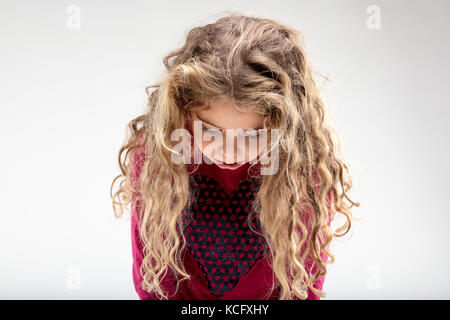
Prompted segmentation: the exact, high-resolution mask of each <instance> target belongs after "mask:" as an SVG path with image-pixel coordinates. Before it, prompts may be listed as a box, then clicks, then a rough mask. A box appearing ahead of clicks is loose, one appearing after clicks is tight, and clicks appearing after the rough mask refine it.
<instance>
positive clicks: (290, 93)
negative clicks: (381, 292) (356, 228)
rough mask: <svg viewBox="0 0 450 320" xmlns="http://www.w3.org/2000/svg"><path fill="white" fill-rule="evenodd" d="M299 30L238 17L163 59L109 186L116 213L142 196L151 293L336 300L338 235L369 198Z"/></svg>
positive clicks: (143, 286)
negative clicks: (360, 199) (352, 195)
mask: <svg viewBox="0 0 450 320" xmlns="http://www.w3.org/2000/svg"><path fill="white" fill-rule="evenodd" d="M300 36H301V33H300V32H299V31H297V30H295V29H292V28H289V27H287V26H284V25H281V24H279V23H277V22H275V21H273V20H270V19H262V18H256V17H249V16H243V15H239V14H230V15H228V16H226V17H223V18H221V19H219V20H218V21H216V22H215V23H212V24H208V25H205V26H201V27H196V28H193V29H192V30H191V31H190V32H189V33H188V34H187V39H186V42H185V44H184V46H183V47H182V48H180V49H178V50H176V51H174V52H172V53H170V54H169V55H168V56H166V57H165V58H164V64H165V66H166V68H167V76H166V77H165V79H164V80H163V81H162V82H161V83H159V84H157V85H154V86H149V87H148V88H147V94H148V96H149V99H148V111H147V112H146V113H145V114H143V115H141V116H139V117H137V118H136V119H134V120H132V121H131V122H130V123H129V129H130V130H129V136H128V137H127V141H126V143H125V144H124V145H123V146H122V148H121V149H120V151H119V166H120V169H121V174H120V175H119V176H117V177H116V178H115V179H114V181H113V183H112V185H111V197H112V200H113V207H114V212H115V215H116V216H117V217H121V216H122V214H123V210H124V208H126V207H127V205H128V204H129V203H130V202H131V231H132V253H133V280H134V285H135V288H136V291H137V293H138V295H139V297H140V298H141V299H186V300H188V299H202V300H204V299H227V300H231V299H282V300H285V299H297V300H304V299H320V297H325V292H323V291H322V290H323V283H324V280H325V275H326V270H327V269H326V264H327V263H328V259H329V257H330V258H331V261H329V262H330V263H333V262H334V256H333V255H332V254H331V253H330V251H329V250H330V249H329V245H330V243H331V242H332V240H333V237H341V236H343V235H345V234H346V233H347V232H348V231H349V230H350V228H351V222H352V219H353V216H352V212H351V208H352V207H353V206H354V205H356V206H359V203H355V202H353V201H351V200H350V199H349V197H348V195H347V192H348V191H349V190H350V188H351V187H352V180H351V177H350V175H349V174H348V167H347V165H346V164H345V162H344V160H343V159H342V157H341V155H340V147H339V144H336V141H335V140H334V139H333V137H336V139H337V143H339V140H340V139H339V136H338V135H337V134H336V132H335V131H334V129H333V128H332V127H331V126H330V124H329V123H328V122H327V114H326V108H325V105H324V103H323V101H322V100H321V97H320V94H319V91H318V89H317V87H316V84H315V82H314V79H313V72H312V69H311V67H310V65H309V63H308V61H307V59H306V56H305V52H304V49H303V48H302V46H301V43H300V40H299V37H300ZM150 88H153V91H152V92H149V90H148V89H150ZM180 129H181V131H180ZM231 131H232V132H235V133H234V134H233V135H230V134H229V132H231ZM180 132H181V134H179V133H180ZM236 132H237V133H236ZM212 136H213V138H212ZM180 138H181V139H180ZM236 141H237V142H236ZM242 141H244V143H242ZM255 141H257V143H255ZM230 146H234V147H230ZM335 146H337V148H335ZM124 152H125V157H124V158H123V159H122V154H123V153H124ZM198 155H200V161H197V160H198ZM180 159H182V160H183V161H180ZM268 164H269V166H268ZM267 168H270V169H269V170H265V171H264V170H263V169H267ZM119 179H120V180H119ZM117 181H120V183H119V187H118V190H117V191H116V192H114V193H113V187H114V185H115V183H116V182H117ZM338 185H340V187H341V192H339V190H338ZM344 199H347V200H348V201H349V202H350V204H346V203H345V202H344ZM336 212H340V213H342V214H343V215H344V216H345V217H346V223H345V225H344V226H342V227H340V228H339V229H338V230H337V232H334V233H333V231H332V230H331V226H330V225H331V221H332V220H333V219H334V217H335V213H336Z"/></svg>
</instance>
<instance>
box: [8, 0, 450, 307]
mask: <svg viewBox="0 0 450 320" xmlns="http://www.w3.org/2000/svg"><path fill="white" fill-rule="evenodd" d="M71 5H76V6H78V7H79V8H80V10H81V16H80V17H81V20H80V21H81V25H80V26H81V28H80V29H70V28H69V27H68V26H67V22H68V19H69V16H70V14H68V13H67V8H69V7H70V6H71ZM370 5H376V6H378V7H379V8H380V10H381V29H378V30H376V29H375V30H374V29H369V28H368V26H367V20H368V18H369V16H370V14H369V13H367V11H366V10H367V8H368V7H369V6H370ZM449 9H450V1H356V0H355V1H331V0H330V1H298V0H297V1H261V0H259V1H226V2H223V1H136V0H134V1H95V2H94V1H1V2H0V46H1V47H0V49H1V50H0V57H1V59H0V93H1V94H0V130H1V131H0V139H1V159H0V167H1V168H2V182H3V183H2V184H1V185H0V197H1V198H0V200H1V204H2V208H1V218H2V219H1V223H0V237H1V239H0V240H1V241H0V252H1V256H0V257H1V258H0V259H1V264H0V298H2V299H34V298H37V299H137V294H136V293H135V291H134V287H133V283H132V277H131V276H132V273H131V263H132V260H131V239H130V226H129V221H126V220H115V218H114V215H113V211H112V206H111V199H110V198H109V186H110V183H111V181H112V179H113V178H114V176H115V175H117V174H118V173H119V168H118V165H117V152H118V150H119V147H120V146H121V144H122V143H123V140H124V137H125V127H126V124H127V123H128V121H129V120H131V119H132V118H134V117H136V116H137V115H139V114H141V113H142V112H144V110H145V103H146V94H145V91H144V88H145V86H147V85H151V84H153V83H154V81H156V80H158V79H159V78H160V77H161V76H162V75H163V72H164V68H163V64H162V58H163V57H164V56H165V55H166V54H167V53H168V52H169V51H171V50H173V49H176V48H178V47H179V46H181V45H182V44H183V42H184V37H185V33H186V32H187V31H188V30H189V29H190V28H192V27H194V26H197V25H200V24H204V23H209V22H213V21H215V20H216V19H217V18H218V17H220V13H221V12H223V11H226V10H230V11H239V12H241V13H244V14H250V15H259V16H264V17H268V18H273V19H276V20H277V21H279V22H281V23H285V24H288V25H290V26H292V27H295V28H297V29H299V30H301V31H302V32H303V33H304V34H305V37H306V40H307V45H308V48H309V57H310V60H311V62H312V63H313V67H314V68H315V70H317V71H318V72H320V73H323V74H325V75H327V76H328V77H329V78H330V79H331V81H330V82H326V83H324V84H323V86H322V90H323V94H324V99H325V101H326V102H327V105H328V108H329V113H330V117H331V119H332V121H333V123H334V125H335V127H336V128H337V129H338V131H339V133H340V135H341V138H342V142H343V148H344V149H343V150H344V154H345V156H346V157H347V158H348V159H349V161H350V163H351V170H352V173H353V177H354V191H353V192H352V193H351V197H352V199H353V200H355V201H359V202H360V203H361V207H360V208H355V210H354V214H355V216H357V217H359V218H361V219H362V220H360V221H356V222H354V225H353V226H354V230H353V232H352V233H351V235H349V236H347V237H345V239H342V240H339V241H338V242H337V243H336V244H335V245H334V253H335V256H336V262H335V264H333V265H329V269H328V275H327V279H326V281H325V285H324V290H325V291H326V292H327V298H325V299H448V298H450V277H449V267H450V253H449V250H448V246H447V245H448V226H449V221H450V218H449V213H450V212H449V209H448V195H449V192H448V189H447V185H448V181H449V173H450V170H449V169H448V163H450V159H449V157H450V153H449V152H448V145H449V144H448V141H447V138H448V136H449V130H450V129H449V126H448V120H449V116H450V111H449V110H450V108H449V98H450V95H449V84H450V73H449V71H450V63H449V60H448V57H450V52H449V51H450V46H449V30H450V22H449V21H450V19H449V17H450V10H449ZM74 285H75V286H74ZM77 285H78V286H77Z"/></svg>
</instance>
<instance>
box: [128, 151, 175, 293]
mask: <svg viewBox="0 0 450 320" xmlns="http://www.w3.org/2000/svg"><path fill="white" fill-rule="evenodd" d="M132 163H133V166H132V167H133V168H134V170H133V172H132V179H133V181H136V179H137V178H138V177H139V175H140V171H141V167H142V154H138V155H137V156H135V157H134V158H133V162H132ZM138 195H139V194H138ZM136 197H137V195H136V194H133V199H132V201H131V251H132V256H133V267H132V269H133V283H134V287H135V290H136V292H137V294H138V296H139V298H140V299H141V300H159V297H158V296H157V295H156V293H149V292H147V291H145V290H144V289H143V288H142V280H143V279H142V276H141V273H140V268H141V265H142V261H143V259H144V256H143V245H142V241H141V239H140V237H139V222H138V217H139V215H138V210H140V207H141V206H140V205H138V208H136V206H135V203H136ZM137 203H138V204H139V203H140V202H139V201H138V202H137ZM161 286H162V288H163V290H164V291H165V293H166V294H167V295H168V298H169V300H181V299H182V296H181V293H180V292H176V293H175V294H173V293H174V291H175V279H174V277H173V275H172V272H171V271H170V270H169V271H168V272H167V274H166V276H165V277H164V278H163V279H162V281H161ZM169 293H170V294H169Z"/></svg>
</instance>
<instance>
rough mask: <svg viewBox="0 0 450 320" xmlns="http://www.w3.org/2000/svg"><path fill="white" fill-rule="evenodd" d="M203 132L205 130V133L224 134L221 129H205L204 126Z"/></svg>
mask: <svg viewBox="0 0 450 320" xmlns="http://www.w3.org/2000/svg"><path fill="white" fill-rule="evenodd" d="M202 130H203V131H206V130H208V131H209V132H211V133H214V132H217V133H221V132H222V131H220V130H219V129H212V128H206V127H203V126H202Z"/></svg>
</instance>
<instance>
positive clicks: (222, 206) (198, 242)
mask: <svg viewBox="0 0 450 320" xmlns="http://www.w3.org/2000/svg"><path fill="white" fill-rule="evenodd" d="M259 178H260V177H247V178H246V179H244V180H242V181H241V182H240V184H239V186H238V187H237V188H236V189H235V190H233V191H232V192H231V193H230V194H228V193H226V192H225V190H224V189H223V188H222V186H221V185H220V184H219V183H218V182H217V181H216V180H215V179H213V178H212V177H209V176H206V175H202V174H195V175H192V176H190V179H191V187H192V192H193V194H194V198H195V201H194V202H193V203H192V204H191V205H190V206H189V207H188V209H187V214H186V215H185V217H184V232H185V238H186V242H187V248H188V250H189V251H190V253H191V254H192V256H193V257H194V259H195V261H196V262H197V263H198V265H199V266H200V268H201V269H202V270H203V272H204V273H205V275H206V278H207V279H208V284H209V288H210V290H211V294H212V295H214V296H218V297H220V296H223V295H224V294H225V293H226V292H228V291H230V290H231V289H233V288H234V287H235V286H236V285H237V284H238V282H239V280H240V279H241V278H242V277H243V276H244V275H246V274H247V273H248V272H249V271H250V270H251V268H252V267H253V265H254V264H255V263H256V262H257V261H258V260H259V259H261V258H263V256H264V255H265V254H266V253H267V245H266V243H265V240H264V237H263V236H262V235H260V234H259V233H261V227H260V223H259V220H258V218H257V217H255V215H254V214H252V219H251V226H252V229H253V230H255V231H256V232H254V231H252V229H250V227H249V225H248V222H247V216H248V215H249V213H250V210H251V204H252V203H253V200H254V197H255V194H256V192H257V188H258V185H259V182H260V179H259Z"/></svg>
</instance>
